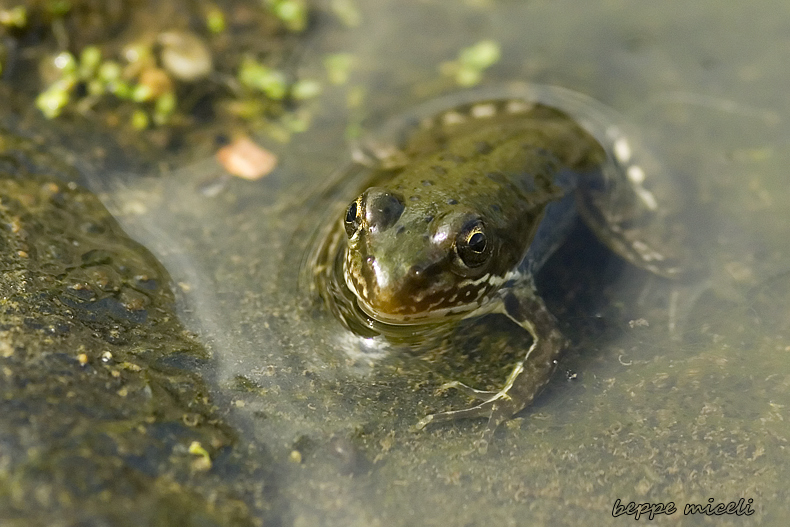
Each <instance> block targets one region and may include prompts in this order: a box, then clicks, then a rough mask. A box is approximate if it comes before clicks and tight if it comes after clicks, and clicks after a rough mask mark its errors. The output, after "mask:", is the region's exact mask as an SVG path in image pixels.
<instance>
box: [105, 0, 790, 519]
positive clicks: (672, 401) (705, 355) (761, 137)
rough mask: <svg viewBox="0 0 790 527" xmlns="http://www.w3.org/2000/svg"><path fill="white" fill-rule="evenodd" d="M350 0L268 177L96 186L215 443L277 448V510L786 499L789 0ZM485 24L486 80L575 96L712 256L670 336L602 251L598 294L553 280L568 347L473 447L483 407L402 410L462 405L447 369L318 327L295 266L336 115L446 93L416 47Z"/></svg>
mask: <svg viewBox="0 0 790 527" xmlns="http://www.w3.org/2000/svg"><path fill="white" fill-rule="evenodd" d="M361 9H362V15H363V23H362V24H361V25H360V26H359V27H358V28H357V29H353V30H347V31H343V32H338V31H337V30H335V29H332V28H331V27H326V26H320V27H319V29H318V33H317V35H316V36H315V37H314V40H313V41H312V42H311V43H310V47H309V48H308V50H307V52H306V54H305V59H304V60H305V63H304V64H303V66H302V67H303V69H304V71H306V72H317V71H320V69H321V67H322V66H321V62H320V61H321V55H322V54H323V53H326V52H330V51H333V52H334V51H348V52H351V53H353V54H354V55H355V57H356V60H357V65H356V67H355V73H354V74H353V75H352V79H351V85H352V86H356V87H359V88H361V89H362V90H364V92H365V94H366V96H365V98H364V103H363V105H362V106H361V108H360V109H352V110H348V109H347V108H346V107H345V96H346V94H347V88H333V89H329V90H327V91H326V92H325V94H324V95H323V97H322V99H321V100H320V101H319V105H320V111H319V114H318V118H317V124H316V127H315V128H314V129H313V130H311V131H309V132H308V133H306V134H304V135H301V136H297V137H295V139H294V140H293V141H292V143H291V144H290V145H288V146H287V147H285V148H284V149H283V150H282V151H280V152H278V154H279V155H280V159H281V163H280V165H279V168H278V169H277V170H276V171H275V172H274V173H273V174H272V175H270V176H268V177H267V178H265V179H264V180H262V181H260V182H257V183H249V182H243V181H232V182H230V183H229V185H228V187H227V188H226V189H225V191H224V192H222V193H221V194H219V195H218V196H217V197H213V198H212V197H208V196H206V195H205V194H203V193H201V191H200V188H201V184H202V182H204V181H205V180H206V178H211V177H212V175H213V174H215V173H216V172H217V170H216V167H214V166H213V165H212V162H211V161H205V162H198V163H196V164H195V165H191V166H188V167H185V168H183V169H182V170H179V171H177V172H176V173H175V174H173V175H172V176H171V177H168V178H165V179H148V178H142V179H141V178H132V179H128V178H121V177H120V176H119V177H118V178H117V180H116V181H114V182H113V183H112V184H111V185H109V186H108V187H105V189H104V190H105V192H106V194H105V196H104V197H105V198H106V201H107V202H108V203H109V204H110V206H111V208H112V209H113V210H114V212H115V213H116V214H117V216H118V217H119V218H120V220H121V221H122V222H123V223H124V225H125V226H126V228H127V229H128V230H129V231H130V233H131V234H132V235H134V236H135V237H136V238H137V239H138V240H140V241H142V242H143V243H144V244H145V245H146V246H147V247H149V248H150V249H151V250H152V251H153V252H154V253H155V254H156V255H157V256H158V257H159V258H160V260H161V261H162V262H163V263H164V264H165V265H166V266H167V268H168V270H169V271H170V273H171V275H172V276H173V278H174V281H175V282H176V283H178V284H180V287H179V291H178V293H179V295H180V306H181V309H182V317H183V318H184V320H185V321H186V323H187V324H188V325H189V326H190V327H191V328H192V329H193V330H194V331H196V332H197V333H198V334H199V335H200V338H201V340H202V341H203V342H205V343H206V345H207V346H208V347H209V348H210V349H211V351H212V353H213V360H214V361H215V364H216V374H215V377H214V379H213V386H214V389H215V397H216V398H217V401H219V403H218V404H222V405H225V407H226V408H227V413H228V419H229V420H230V422H231V423H232V424H234V425H235V426H236V427H237V428H238V429H239V430H240V433H241V443H240V445H239V446H238V448H241V449H243V448H245V444H247V445H249V444H252V443H254V444H256V445H262V447H263V448H265V449H267V450H269V451H270V452H271V454H272V455H273V458H274V459H275V460H276V462H277V463H278V465H277V473H278V481H277V482H275V486H276V487H277V489H278V492H277V496H278V499H279V500H282V503H283V509H284V510H287V513H286V516H285V517H284V518H283V523H284V524H285V525H297V526H308V525H327V526H332V525H359V526H375V525H494V524H499V525H544V524H545V525H577V524H579V523H580V522H584V521H592V522H594V523H595V524H597V525H604V524H609V523H611V524H615V523H618V522H623V521H630V520H631V519H632V517H629V518H624V517H619V518H613V517H612V508H613V505H614V503H615V500H617V499H620V500H621V502H623V503H628V502H630V501H634V502H637V503H659V502H660V503H667V502H674V503H675V504H676V506H677V507H678V509H679V511H678V512H676V513H675V514H673V515H671V516H669V517H666V516H659V517H658V518H659V521H663V522H665V523H667V522H668V520H669V519H672V520H677V519H680V520H681V521H682V523H683V524H689V525H693V524H698V523H700V524H701V523H705V522H704V520H702V519H701V518H700V517H699V516H697V517H694V516H683V506H684V505H685V504H686V503H703V504H705V503H707V500H708V499H709V498H714V499H715V502H716V503H719V502H724V503H727V502H730V501H737V500H738V499H739V498H746V499H749V498H751V499H753V500H754V501H753V502H752V508H753V509H754V510H755V513H754V514H753V515H751V516H740V517H739V516H734V515H726V516H720V517H718V518H717V519H716V520H715V521H716V522H717V523H720V524H722V525H735V524H738V525H742V524H750V525H758V524H759V525H780V524H781V522H782V519H783V518H784V517H786V515H787V513H788V512H790V507H789V506H788V505H787V504H788V503H790V500H788V491H787V490H786V489H787V487H786V482H787V481H788V480H790V464H788V463H787V461H786V455H785V449H786V444H787V441H788V438H790V425H788V423H787V421H786V420H785V419H784V413H785V407H786V405H787V404H788V403H790V397H789V395H790V394H789V393H788V392H789V391H790V366H788V364H790V361H788V360H787V358H788V356H790V325H788V322H787V321H788V320H790V318H788V315H789V314H790V310H789V309H788V308H789V307H790V304H789V303H788V299H789V298H790V297H789V296H788V293H790V274H788V270H790V261H788V258H787V257H786V254H787V249H788V244H790V241H788V238H787V236H786V233H787V232H788V228H790V215H788V213H787V207H785V206H784V205H785V204H786V203H787V202H788V199H789V198H790V187H788V186H787V184H786V182H785V179H784V170H783V168H784V167H785V166H786V162H787V159H786V157H787V154H786V153H785V151H784V150H785V148H784V147H786V144H787V142H788V137H789V136H788V124H787V119H786V114H787V105H788V104H789V103H788V100H787V97H786V95H785V87H786V86H787V85H788V82H790V79H788V76H790V70H788V69H787V68H786V67H785V66H786V63H787V55H788V54H790V37H788V36H787V35H790V27H788V26H790V16H788V15H790V13H788V6H787V4H786V3H782V2H760V3H750V4H748V5H747V4H744V5H743V6H740V5H735V4H727V5H726V7H725V6H723V5H722V3H721V2H714V1H700V2H694V3H693V5H692V4H689V3H688V2H682V1H664V2H656V3H645V2H640V1H636V0H633V1H629V0H621V1H601V2H583V1H579V0H576V1H552V2H542V1H532V2H515V1H503V2H486V1H480V2H471V1H470V2H460V1H458V0H447V1H432V2H419V3H416V2H415V3H410V4H409V5H408V8H404V5H403V3H402V2H396V1H394V0H380V1H376V2H367V3H365V4H364V5H362V6H361ZM482 39H493V40H496V41H498V42H499V43H500V44H501V46H502V60H501V62H500V63H499V64H497V65H496V66H495V67H494V68H492V70H491V71H490V72H489V74H487V76H486V79H487V81H488V82H490V83H492V84H496V83H500V84H501V83H507V82H509V81H513V80H518V81H525V80H526V81H531V82H539V83H546V84H555V85H560V86H563V87H565V88H569V89H572V90H575V91H578V92H582V93H584V94H586V95H588V96H591V97H593V98H595V99H597V100H599V101H601V102H603V103H604V104H606V105H608V106H610V107H613V108H614V109H616V110H617V111H619V112H620V113H621V114H623V115H624V116H625V118H626V119H627V120H629V121H630V122H631V123H632V124H633V126H634V127H635V128H636V129H638V130H639V131H640V132H641V135H642V136H643V138H644V141H645V143H646V144H647V145H648V147H649V148H650V150H651V151H652V153H653V155H654V156H655V157H656V158H657V159H659V160H660V161H661V163H663V165H664V166H665V167H667V170H671V171H672V172H673V173H675V174H677V175H678V176H679V177H681V178H684V179H685V180H686V181H690V182H692V183H693V185H692V186H693V187H694V188H695V189H696V190H695V193H696V196H695V201H696V202H697V203H698V206H699V207H700V208H701V209H704V211H705V214H706V217H708V218H709V221H710V227H709V229H710V230H709V233H708V236H707V239H708V240H709V241H710V245H711V247H710V248H709V250H708V251H707V252H708V255H707V256H708V257H709V258H710V259H711V262H712V263H711V265H712V267H713V269H714V271H713V276H712V278H711V287H710V289H708V290H707V291H706V292H704V293H703V294H702V296H701V298H700V299H699V301H698V302H697V303H696V304H695V305H694V307H693V309H691V312H690V313H688V314H687V316H686V317H685V321H684V323H683V325H682V330H681V332H682V334H683V339H682V340H681V341H675V340H672V339H671V338H670V335H669V332H668V330H667V328H666V319H667V302H666V298H665V296H666V295H664V286H663V285H662V284H661V283H656V282H655V281H651V280H650V279H648V278H647V277H646V276H645V275H644V274H640V273H638V272H636V271H633V270H629V269H627V268H625V269H624V268H622V266H620V267H618V264H617V263H616V262H611V261H610V260H608V259H604V260H602V261H603V262H604V264H605V265H606V266H608V267H607V271H606V273H609V274H607V275H606V276H604V277H598V278H596V277H595V276H592V277H588V282H587V283H588V284H592V285H591V286H590V285H588V287H592V288H593V289H594V288H595V287H597V286H601V287H603V288H605V290H603V291H602V292H601V293H600V295H599V297H600V298H604V299H605V300H606V302H599V305H597V306H596V305H595V301H596V299H595V298H592V299H591V300H590V299H588V300H590V303H591V304H593V307H594V309H592V310H590V308H589V306H587V307H586V308H584V309H582V308H579V309H575V308H570V307H568V308H567V309H566V308H563V302H562V301H563V298H564V297H561V298H555V300H554V304H555V305H558V306H559V310H560V311H561V313H559V316H560V319H561V321H562V323H563V324H564V327H565V328H566V330H567V331H569V333H570V334H571V335H572V336H573V337H574V341H575V344H574V346H573V347H572V349H571V350H570V351H569V352H568V353H567V355H566V357H565V359H564V360H563V361H562V362H561V364H560V368H559V370H558V372H557V375H556V376H555V378H554V380H553V381H552V383H550V385H549V387H548V388H547V390H546V391H545V392H544V394H543V395H542V396H541V397H540V398H539V400H538V401H537V402H536V404H535V405H533V406H532V407H531V408H530V409H528V410H527V411H525V412H523V413H522V414H521V415H520V417H519V418H518V419H515V420H513V421H511V422H510V423H509V424H508V425H507V426H505V427H503V428H504V429H503V430H501V431H500V432H499V433H498V434H497V436H496V441H495V443H494V444H493V445H492V447H491V449H490V451H489V453H488V454H487V455H484V456H483V455H480V454H477V453H475V452H473V451H472V450H473V449H472V444H473V441H474V440H475V439H476V438H477V437H478V436H479V434H480V432H481V431H482V428H483V426H484V424H485V423H483V422H479V421H459V422H457V423H451V424H449V425H441V426H435V427H431V428H429V429H427V430H425V431H421V432H418V431H415V430H414V429H413V425H414V424H415V423H416V422H417V421H418V420H419V419H420V418H422V417H423V416H424V415H426V414H427V413H430V412H432V411H435V410H436V409H437V408H439V407H440V406H442V405H452V404H455V405H456V406H458V404H459V403H462V402H463V398H461V397H460V396H457V395H455V394H446V395H439V394H438V393H437V392H436V388H437V387H438V386H439V385H440V384H441V380H442V378H441V376H442V375H448V374H449V373H448V372H447V371H444V372H442V371H441V365H439V367H438V368H435V367H433V366H432V365H430V364H427V363H425V362H424V361H421V360H420V359H419V358H414V357H408V356H404V354H399V353H397V352H395V353H393V352H392V351H391V350H389V349H387V348H382V347H381V346H379V345H377V344H376V343H375V341H364V340H359V339H355V338H352V337H351V336H349V335H348V334H346V333H344V332H342V331H339V330H338V326H337V323H336V321H335V320H334V319H332V318H331V316H329V315H327V314H326V313H325V312H324V311H322V310H321V309H320V308H319V307H316V306H315V305H312V304H310V302H309V301H308V300H307V299H306V298H305V295H304V294H302V293H300V292H299V290H298V289H297V287H296V283H295V281H296V271H295V269H296V268H297V267H298V265H299V262H300V260H301V257H302V254H303V251H304V249H305V247H306V246H307V245H308V243H309V241H308V240H307V238H306V233H307V232H309V230H310V223H311V219H312V218H318V217H319V215H318V214H315V215H314V216H311V214H312V213H308V212H306V211H307V210H309V209H307V208H305V207H306V205H305V203H306V202H309V201H310V200H311V199H313V198H315V197H316V196H317V195H318V192H317V189H318V188H320V187H322V186H323V185H324V184H325V183H326V182H327V180H328V179H329V178H330V177H331V174H332V172H333V170H335V169H337V168H338V167H341V166H342V165H343V163H344V160H346V159H347V157H348V149H347V147H346V146H345V144H344V142H343V141H342V139H341V138H342V136H343V134H344V132H345V130H346V126H347V124H348V122H349V120H350V121H351V122H355V120H356V118H357V116H358V115H360V114H366V115H368V116H371V119H372V120H373V121H377V120H378V121H381V120H384V119H386V118H388V117H391V116H393V115H397V114H399V113H401V112H403V111H405V110H408V109H409V108H410V107H411V106H413V105H414V104H417V103H418V102H423V101H425V100H426V99H429V98H430V97H432V96H434V95H438V94H441V93H447V92H448V91H450V90H451V89H452V87H451V83H450V82H449V81H445V80H438V81H437V79H438V78H439V75H438V73H437V65H438V64H439V63H440V62H442V61H445V60H451V59H453V58H455V55H456V53H457V51H458V50H459V49H460V48H461V47H465V46H468V45H471V44H473V43H475V42H477V41H479V40H482ZM349 116H351V117H349ZM306 216H307V217H306ZM706 228H708V227H706ZM302 229H303V230H302ZM580 236H581V238H582V241H580V242H579V243H580V244H581V246H583V247H586V246H587V245H589V244H588V242H586V241H584V239H583V238H584V236H585V235H584V234H583V233H582V234H581V235H580ZM599 253H600V251H599V252H598V253H594V256H591V258H595V257H596V256H595V255H598V254H599ZM602 265H603V264H602ZM593 269H594V270H595V269H596V268H595V267H593ZM606 273H602V274H606ZM589 274H592V275H595V274H596V273H595V272H590V273H589ZM562 276H563V275H562V273H561V272H559V278H558V279H562ZM565 279H567V276H566V277H565ZM596 280H598V281H597V282H596ZM593 296H594V295H593ZM596 315H600V317H597V316H596ZM576 317H578V318H576ZM639 318H643V319H644V321H645V322H647V325H645V324H644V323H643V322H641V321H638V319H639ZM629 321H633V323H632V324H629ZM484 360H485V359H484ZM437 369H438V370H440V373H436V370H437ZM568 372H570V373H568ZM573 373H575V374H576V376H577V378H576V379H575V380H573V381H568V378H569V377H572V376H573ZM448 397H449V399H448ZM295 452H298V454H296V453H295ZM297 461H300V462H297Z"/></svg>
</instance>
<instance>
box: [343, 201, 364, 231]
mask: <svg viewBox="0 0 790 527" xmlns="http://www.w3.org/2000/svg"><path fill="white" fill-rule="evenodd" d="M360 223H361V221H360V218H359V199H355V200H354V201H352V202H351V205H349V206H348V209H347V210H346V219H345V221H344V222H343V225H344V226H345V228H346V234H347V235H348V237H349V238H351V237H352V236H354V233H355V232H357V230H359V225H360Z"/></svg>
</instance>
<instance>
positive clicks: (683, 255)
mask: <svg viewBox="0 0 790 527" xmlns="http://www.w3.org/2000/svg"><path fill="white" fill-rule="evenodd" d="M549 93H551V94H554V95H555V96H554V97H553V98H550V99H552V100H551V101H549V102H552V103H555V102H559V103H560V104H548V103H547V102H544V101H541V100H536V98H535V97H532V96H528V95H527V94H518V95H519V96H513V95H512V94H511V93H508V94H507V96H500V97H494V98H488V99H483V100H479V99H474V98H473V99H472V100H470V101H463V102H461V103H460V104H451V105H447V107H442V104H441V103H439V104H438V106H439V107H440V109H439V110H438V111H435V110H433V107H431V109H432V111H433V113H432V114H430V115H427V116H424V117H422V118H421V119H420V122H419V124H418V125H417V126H416V127H414V129H413V130H411V131H408V132H406V133H403V134H401V135H404V136H405V139H404V140H402V141H401V144H400V145H397V146H395V147H388V148H382V147H381V145H377V148H375V149H373V148H371V149H369V150H375V151H376V152H377V154H376V155H375V156H368V158H366V159H367V162H361V163H357V164H356V165H355V168H353V169H351V170H348V169H347V170H346V171H345V172H346V174H352V173H353V174H355V177H356V179H361V180H363V181H364V183H363V184H362V185H361V187H360V189H358V190H357V193H356V194H355V195H354V197H353V198H351V199H350V201H349V202H347V203H348V204H347V205H345V209H344V210H342V212H340V213H339V214H337V216H336V217H335V218H333V219H330V220H329V221H327V227H326V230H325V232H324V235H323V239H322V240H321V243H319V246H320V249H319V250H318V254H319V256H318V257H317V258H316V259H315V260H314V261H316V262H320V264H319V265H316V266H315V269H314V272H315V276H316V277H317V278H316V281H317V284H318V285H317V288H318V290H319V291H320V294H321V296H322V297H323V298H324V299H325V300H326V302H327V304H328V305H329V306H330V309H331V310H332V311H333V312H334V313H335V315H336V316H337V317H338V319H339V320H340V321H341V322H342V323H343V324H344V325H345V326H346V327H347V328H349V329H351V330H352V331H355V332H356V333H357V334H359V335H362V336H366V337H371V336H377V335H383V336H385V337H390V338H393V337H396V336H397V335H401V334H404V333H406V334H409V335H411V336H415V335H417V336H421V335H422V336H425V335H429V334H436V333H442V332H446V331H450V330H451V328H452V327H454V326H456V325H457V324H458V323H459V321H462V320H469V319H477V318H478V317H483V316H486V315H492V314H493V315H501V316H504V317H506V318H507V319H509V320H510V321H511V322H512V323H514V324H515V325H516V326H517V327H518V328H519V330H520V331H523V332H524V334H525V339H524V342H525V345H524V351H523V353H521V354H520V355H519V358H518V360H517V361H516V362H515V363H514V364H513V365H512V368H511V370H510V374H509V375H508V376H507V378H506V380H505V381H504V383H503V384H502V385H501V386H499V387H498V389H496V390H482V389H478V388H475V387H473V386H469V385H466V384H464V383H461V382H459V381H451V382H449V383H446V384H445V385H444V386H442V389H448V388H454V389H457V390H460V391H462V392H463V393H465V394H467V395H468V396H470V397H471V398H472V399H474V400H475V403H474V404H472V405H470V406H468V407H463V408H457V409H452V410H448V411H443V412H436V413H432V414H429V415H427V416H425V417H423V418H422V419H421V420H420V421H419V422H418V423H417V424H416V428H417V429H423V428H425V427H426V426H428V425H429V424H435V423H440V422H447V421H453V420H456V419H461V418H487V419H488V422H487V424H486V426H485V430H484V432H483V436H482V438H481V439H480V440H479V441H478V442H477V446H478V448H479V449H480V450H483V451H484V450H485V449H486V448H487V446H488V444H489V443H490V442H491V440H492V438H493V434H494V432H495V431H496V429H497V428H498V427H499V426H500V425H501V424H502V423H503V422H505V421H506V420H508V419H510V418H511V417H513V416H514V415H515V414H516V413H518V412H520V411H521V410H522V409H524V408H526V407H527V406H529V405H530V404H531V403H532V401H533V400H534V399H535V397H536V396H537V395H538V394H539V393H540V392H541V390H542V389H543V388H544V387H545V386H546V384H547V383H548V381H549V380H550V379H551V378H552V375H553V373H554V371H555V370H556V369H557V364H558V359H559V358H560V356H561V353H562V352H563V350H565V349H566V348H567V347H568V345H569V342H568V340H567V339H566V337H565V336H564V335H563V332H562V331H561V330H560V328H559V325H558V322H557V319H556V317H555V316H554V315H553V314H552V313H551V312H550V310H549V309H548V308H547V306H546V303H545V302H544V300H543V299H542V298H541V296H540V294H538V292H537V289H536V286H535V276H536V274H537V273H538V272H539V271H540V270H541V269H542V267H543V266H544V264H546V262H547V261H548V260H549V258H550V257H551V255H552V254H553V253H554V252H555V251H556V250H557V249H558V248H559V247H560V246H561V245H562V244H563V243H564V242H565V240H566V239H567V237H568V236H569V233H570V232H571V230H572V228H573V225H574V222H575V221H576V218H577V217H580V218H581V219H582V221H583V222H584V223H585V224H586V225H587V226H588V227H589V228H590V230H591V231H592V232H593V233H594V234H595V235H596V237H597V238H598V239H599V240H600V241H601V242H602V243H603V244H604V245H605V246H607V247H608V248H609V249H611V250H612V251H613V252H614V253H615V254H617V255H618V256H620V257H621V258H623V259H624V260H626V261H627V262H629V263H630V264H633V265H635V266H637V267H639V268H641V269H644V270H646V271H647V272H648V273H650V274H652V275H656V276H659V277H662V278H665V279H669V280H681V279H682V278H683V277H684V276H686V275H687V273H688V271H689V268H690V266H689V265H688V263H689V260H690V256H689V250H688V249H689V247H688V235H687V234H688V233H687V232H686V231H685V229H684V227H683V225H682V223H679V222H677V221H673V216H672V215H673V214H674V213H676V212H677V209H678V207H679V206H680V205H679V204H680V203H681V202H682V201H683V200H682V199H681V198H682V193H681V192H680V191H679V190H678V188H676V187H675V186H673V185H672V184H668V181H667V178H656V182H654V181H653V180H652V179H651V178H648V177H647V173H646V172H647V171H646V169H645V168H644V167H643V165H642V164H640V162H639V161H638V159H637V156H636V155H635V151H636V149H635V148H634V147H633V146H632V143H631V142H630V140H629V138H628V136H627V135H626V134H625V133H624V132H622V131H621V130H622V128H621V127H620V126H619V125H617V124H616V122H615V124H613V122H614V121H613V120H612V119H610V118H609V117H608V116H609V114H608V113H606V112H605V111H601V110H600V108H601V106H599V105H596V103H593V102H589V101H588V100H587V99H586V98H584V97H582V96H579V95H575V94H572V95H567V93H568V92H564V91H560V92H559V94H560V95H559V96H556V94H557V93H558V92H557V91H556V90H555V91H550V92H549ZM571 93H572V92H571ZM569 101H570V103H571V104H570V105H569V106H570V107H572V108H575V109H576V114H579V115H581V118H574V117H573V116H571V115H570V114H569V113H568V112H566V111H564V109H562V108H560V107H559V106H561V105H562V103H568V102H569ZM579 101H581V103H580V102H579ZM566 105H568V104H566ZM434 106H437V105H434ZM579 108H582V109H584V108H587V109H591V110H590V111H586V112H585V111H582V112H580V111H579V110H578V109H579ZM371 159H373V161H372V162H371ZM360 174H361V176H360ZM351 179H353V178H351ZM658 191H660V192H658Z"/></svg>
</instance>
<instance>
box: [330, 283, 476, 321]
mask: <svg viewBox="0 0 790 527" xmlns="http://www.w3.org/2000/svg"><path fill="white" fill-rule="evenodd" d="M343 274H344V279H345V282H346V286H347V287H348V289H349V290H350V291H351V293H352V294H353V295H354V297H355V299H356V303H357V306H358V307H359V309H360V311H362V312H363V313H364V314H365V315H367V316H368V317H370V318H372V319H373V320H376V321H378V322H381V323H384V324H391V325H416V324H424V323H429V322H432V321H439V320H443V319H446V318H447V317H452V316H455V315H463V314H466V313H468V312H470V311H473V310H475V309H477V308H479V307H480V303H479V302H464V303H457V304H453V303H448V302H447V298H455V296H457V295H453V294H451V293H452V291H443V292H436V293H435V294H434V295H432V296H433V302H431V301H430V299H429V298H427V297H426V296H424V295H421V296H422V298H421V299H420V300H419V301H416V300H415V301H414V302H410V301H403V300H400V301H399V300H394V299H391V298H390V299H389V301H385V298H384V295H383V294H381V293H380V292H378V291H376V287H375V285H372V286H371V284H369V283H367V282H366V281H365V280H364V279H361V278H360V277H359V276H357V275H355V274H354V273H352V272H345V273H343ZM369 296H376V300H377V301H376V302H375V303H374V302H370V301H369V300H368V297H369ZM389 296H390V295H387V297H388V298H389ZM422 303H426V304H427V305H428V308H427V309H425V308H422V307H421V305H420V304H422Z"/></svg>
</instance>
